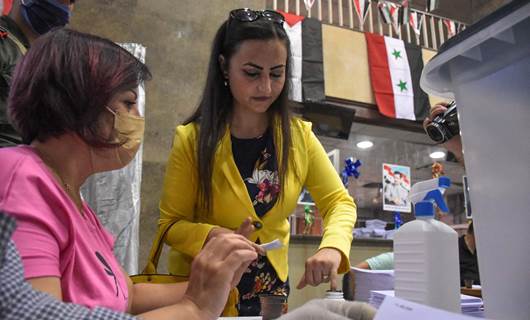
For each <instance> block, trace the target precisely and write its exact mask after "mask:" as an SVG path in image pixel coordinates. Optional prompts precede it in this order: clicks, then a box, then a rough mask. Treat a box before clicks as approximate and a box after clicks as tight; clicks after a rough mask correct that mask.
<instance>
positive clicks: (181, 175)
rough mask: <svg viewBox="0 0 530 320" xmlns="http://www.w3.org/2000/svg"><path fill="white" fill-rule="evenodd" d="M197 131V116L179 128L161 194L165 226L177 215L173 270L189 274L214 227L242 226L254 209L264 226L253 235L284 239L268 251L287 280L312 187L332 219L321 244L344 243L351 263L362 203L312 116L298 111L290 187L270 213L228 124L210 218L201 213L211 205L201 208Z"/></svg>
mask: <svg viewBox="0 0 530 320" xmlns="http://www.w3.org/2000/svg"><path fill="white" fill-rule="evenodd" d="M197 133H198V128H197V125H196V124H193V123H192V124H188V125H185V126H178V127H177V129H176V133H175V138H174V141H173V148H172V151H171V155H170V157H169V160H168V163H167V168H166V176H165V180H164V187H163V191H162V198H161V201H160V220H159V225H160V226H164V225H166V224H168V223H171V222H173V221H175V220H177V222H176V223H175V224H174V225H173V226H172V227H171V229H170V231H169V232H168V235H167V237H166V243H167V244H168V245H170V246H171V247H172V250H171V252H170V254H169V266H168V269H169V271H170V272H171V273H172V274H176V275H187V274H189V264H190V262H191V260H192V257H194V256H195V255H197V253H198V252H199V251H200V250H201V248H202V247H203V245H204V242H205V240H206V237H207V235H208V233H209V232H210V230H211V229H212V228H213V227H215V226H222V227H225V228H228V229H232V230H235V229H237V228H238V227H239V225H240V224H241V223H242V222H243V220H244V219H245V218H247V217H249V216H250V217H252V219H253V221H259V222H261V223H262V225H263V227H262V228H261V229H259V230H257V231H256V232H254V233H253V234H252V235H251V237H250V240H252V241H256V240H257V239H258V238H259V239H260V241H261V243H266V242H269V241H272V240H274V239H280V240H281V241H282V243H283V244H284V246H283V248H281V249H279V250H273V251H270V252H268V253H267V257H268V258H269V260H270V262H271V264H272V266H273V267H274V268H275V270H276V272H277V274H278V277H279V278H280V279H281V280H282V281H285V280H286V279H287V275H288V263H287V256H288V255H287V249H288V244H289V236H290V227H289V222H288V217H289V215H291V214H292V213H293V212H294V210H295V207H296V204H297V200H298V197H299V195H300V192H301V190H302V187H304V186H305V187H306V188H307V190H308V191H309V192H310V194H311V196H312V198H313V199H314V201H315V203H316V205H317V207H318V209H319V212H320V214H321V216H322V217H323V220H324V221H323V222H324V234H323V238H322V242H321V243H320V248H325V247H331V248H336V249H338V250H339V251H340V252H341V253H342V261H341V264H340V267H339V273H344V272H347V271H348V270H349V269H350V262H349V253H350V247H351V241H352V230H353V226H354V224H355V220H356V218H357V212H356V206H355V204H354V202H353V199H352V198H351V197H350V195H349V194H348V192H347V190H346V189H345V188H344V186H343V184H342V181H341V180H340V178H339V176H338V174H337V172H336V171H335V168H334V167H333V165H332V164H331V162H330V160H329V158H328V156H327V155H326V152H325V150H324V148H323V147H322V145H321V144H320V142H319V141H318V139H317V137H316V136H315V135H314V134H313V132H312V131H311V123H309V122H305V121H302V120H300V119H298V118H294V119H292V120H291V135H292V146H291V149H290V153H289V157H290V160H289V162H290V163H289V166H288V169H287V175H286V179H285V180H286V182H285V183H286V184H285V188H284V189H283V195H282V197H280V198H278V200H277V201H276V204H275V205H274V207H273V208H272V209H271V210H270V211H269V212H267V213H266V214H265V215H264V216H263V218H259V217H258V216H257V215H256V213H255V212H254V208H253V206H252V201H251V199H250V197H249V195H248V192H247V189H246V186H245V183H244V182H243V179H242V178H241V175H240V173H239V170H238V168H237V166H236V164H235V162H234V158H233V155H232V143H231V138H230V130H229V129H228V128H227V130H226V133H225V135H224V136H223V138H222V140H221V141H220V145H219V147H218V149H217V151H216V153H215V161H214V168H213V176H212V177H213V183H212V195H213V204H212V213H211V215H210V216H209V217H207V218H202V219H201V218H199V217H198V215H197V213H199V212H204V211H201V210H204V209H203V208H201V206H200V205H199V204H198V183H199V180H198V173H197V161H196V147H197V139H198V135H197ZM279 137H281V135H280V130H279V129H276V130H275V141H279V140H278V139H279ZM277 145H278V144H277ZM279 145H280V146H279V147H277V153H278V154H280V153H279V152H281V143H280V144H279ZM278 159H280V157H278Z"/></svg>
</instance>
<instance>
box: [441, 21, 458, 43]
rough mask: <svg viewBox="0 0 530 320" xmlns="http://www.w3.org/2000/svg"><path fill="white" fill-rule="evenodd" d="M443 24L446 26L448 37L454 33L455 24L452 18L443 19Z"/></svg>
mask: <svg viewBox="0 0 530 320" xmlns="http://www.w3.org/2000/svg"><path fill="white" fill-rule="evenodd" d="M443 22H444V25H445V27H446V28H447V35H448V36H449V38H450V37H452V36H454V35H455V34H456V25H455V22H454V21H453V20H449V19H443Z"/></svg>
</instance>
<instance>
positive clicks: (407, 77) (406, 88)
mask: <svg viewBox="0 0 530 320" xmlns="http://www.w3.org/2000/svg"><path fill="white" fill-rule="evenodd" d="M365 37H366V45H367V49H368V62H369V65H370V79H371V82H372V88H373V91H374V95H375V100H376V104H377V107H378V109H379V112H381V113H382V114H383V115H385V116H387V117H390V118H397V119H408V120H422V119H424V118H425V116H426V115H427V113H428V111H429V98H428V96H427V94H426V93H425V92H423V90H421V88H420V86H419V79H420V76H421V71H422V70H423V59H422V54H421V49H420V48H419V47H418V46H415V45H409V44H407V45H405V43H404V42H403V41H402V40H399V39H394V38H389V37H384V36H380V35H376V34H373V33H368V32H367V33H365Z"/></svg>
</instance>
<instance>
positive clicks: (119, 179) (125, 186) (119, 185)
mask: <svg viewBox="0 0 530 320" xmlns="http://www.w3.org/2000/svg"><path fill="white" fill-rule="evenodd" d="M120 45H121V46H122V47H123V48H125V49H127V50H128V51H129V52H131V53H132V54H134V56H135V57H137V58H138V59H140V60H141V61H142V62H144V61H145V47H144V46H142V45H140V44H136V43H125V44H120ZM138 109H139V111H140V114H141V115H145V90H144V87H143V85H141V86H140V87H139V88H138ZM142 149H143V146H141V147H140V149H139V150H138V152H137V153H136V156H135V158H134V159H133V160H132V161H131V163H130V164H129V165H128V166H126V167H125V168H123V169H120V170H115V171H110V172H103V173H97V174H95V175H93V176H91V177H90V178H88V179H87V181H86V182H85V184H84V185H83V186H82V188H81V194H82V196H83V198H84V199H85V201H87V202H88V204H89V205H90V207H91V208H92V209H93V210H94V211H95V212H96V214H97V216H98V218H99V219H100V221H101V222H102V224H103V225H104V226H105V227H106V228H107V229H108V230H109V231H110V232H111V233H112V234H113V235H114V238H115V242H114V254H115V255H116V257H117V258H118V261H119V262H120V263H121V265H122V266H123V268H124V269H125V270H126V271H127V272H128V273H129V274H136V273H138V250H139V242H140V241H139V238H140V237H139V223H140V185H141V183H142Z"/></svg>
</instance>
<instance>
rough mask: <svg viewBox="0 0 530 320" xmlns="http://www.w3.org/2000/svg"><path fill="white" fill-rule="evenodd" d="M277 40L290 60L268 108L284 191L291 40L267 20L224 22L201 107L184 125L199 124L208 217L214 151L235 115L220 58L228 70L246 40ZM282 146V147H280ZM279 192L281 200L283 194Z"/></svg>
mask: <svg viewBox="0 0 530 320" xmlns="http://www.w3.org/2000/svg"><path fill="white" fill-rule="evenodd" d="M271 39H278V40H280V41H282V42H283V43H284V44H285V48H286V50H287V61H286V64H285V85H284V87H283V90H282V91H281V93H280V95H279V96H278V98H277V99H276V101H274V102H273V103H272V105H271V106H270V107H269V109H268V111H267V112H268V113H269V118H270V119H271V123H272V124H273V126H274V127H273V136H274V139H275V140H274V143H275V146H276V150H277V152H278V151H279V150H281V155H280V154H279V157H278V159H279V160H280V161H279V166H278V171H279V177H280V185H281V191H283V190H284V184H285V181H286V179H285V176H286V171H287V166H288V159H289V149H290V147H291V130H290V113H289V110H288V93H289V87H290V81H289V79H290V77H289V76H290V72H291V66H290V63H291V62H290V61H291V50H290V41H289V37H288V36H287V33H286V32H285V30H284V29H283V27H282V25H281V24H279V23H277V22H273V21H270V20H267V19H258V20H256V21H253V22H240V21H237V20H236V19H229V20H227V21H225V22H224V23H223V24H222V25H221V27H220V28H219V30H217V34H216V35H215V38H214V40H213V44H212V52H211V54H210V63H209V65H208V76H207V78H206V86H205V88H204V91H203V94H202V98H201V101H200V103H199V107H198V108H197V110H196V111H195V113H194V114H193V115H192V116H191V117H190V118H188V119H187V120H186V121H185V122H184V124H189V123H192V122H193V123H196V124H197V125H198V126H200V129H199V140H198V146H197V160H198V166H197V167H198V174H199V199H200V201H202V204H203V205H204V208H205V209H206V210H207V213H208V214H209V213H210V212H211V208H212V202H213V198H212V173H213V162H214V157H215V151H216V149H217V147H218V145H219V142H220V140H221V138H222V137H223V135H224V134H225V132H226V127H227V125H228V117H229V116H230V114H231V112H232V107H233V106H232V104H233V97H232V93H231V91H230V88H229V87H228V86H225V85H224V81H225V77H224V74H223V70H222V69H221V66H220V63H219V56H220V55H223V56H224V58H225V68H226V69H228V64H229V63H230V59H231V58H232V56H233V55H234V54H235V53H236V52H237V51H238V50H239V47H240V46H241V44H242V43H243V42H244V41H246V40H271ZM277 128H279V129H281V138H280V139H278V138H279V137H277V134H276V133H277ZM278 140H280V141H278ZM280 146H281V148H279V147H280ZM281 191H280V197H281V196H282V193H283V192H281Z"/></svg>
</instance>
